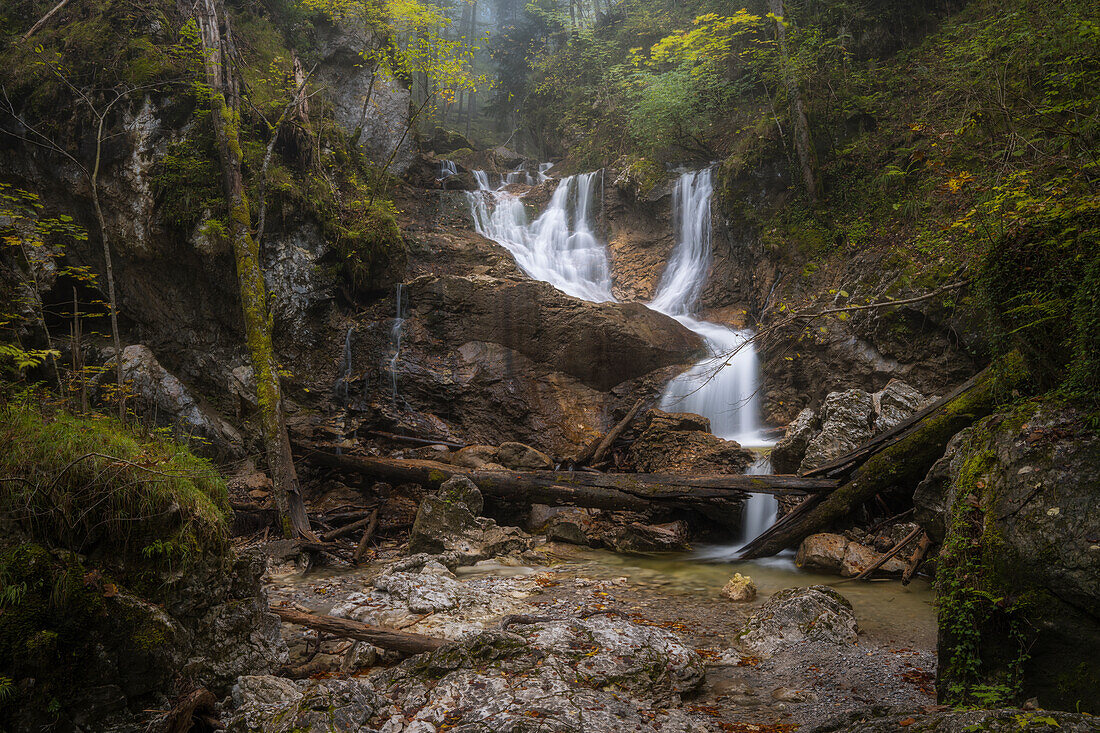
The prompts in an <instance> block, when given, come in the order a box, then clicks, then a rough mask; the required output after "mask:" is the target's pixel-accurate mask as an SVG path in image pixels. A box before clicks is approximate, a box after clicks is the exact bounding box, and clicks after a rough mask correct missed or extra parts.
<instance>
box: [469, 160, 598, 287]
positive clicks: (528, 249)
mask: <svg viewBox="0 0 1100 733" xmlns="http://www.w3.org/2000/svg"><path fill="white" fill-rule="evenodd" d="M545 170H546V169H545V168H543V167H542V166H539V177H540V179H542V178H543V177H545ZM474 178H475V180H476V181H477V185H478V189H479V190H478V191H475V192H469V193H467V196H468V197H469V201H470V211H471V213H472V214H473V218H474V228H475V229H477V232H478V234H480V235H482V236H483V237H487V238H489V239H492V240H493V241H495V242H498V243H499V244H501V245H503V246H504V247H505V248H507V249H508V251H509V252H511V253H512V256H513V257H515V258H516V264H518V265H519V266H520V269H522V270H523V271H524V272H525V273H527V274H528V275H530V276H531V277H533V278H535V279H536V280H544V281H546V282H548V283H550V284H551V285H553V286H554V287H556V288H558V289H559V290H561V291H562V292H564V293H567V294H569V295H572V296H574V297H576V298H582V299H584V300H590V301H593V302H597V303H599V302H603V301H607V300H614V299H615V298H614V296H612V295H611V267H610V265H609V263H608V260H607V251H606V249H605V248H604V246H603V244H602V243H600V242H599V241H598V240H597V239H596V236H595V234H593V232H592V228H591V225H590V223H589V219H590V217H591V209H592V204H593V199H594V196H593V192H594V189H595V180H596V173H595V172H593V173H583V174H581V175H578V176H569V177H568V178H563V179H562V180H561V182H560V183H559V184H558V187H557V188H556V189H555V190H554V195H553V196H552V197H551V199H550V204H549V206H547V208H546V211H544V212H543V213H542V215H541V216H539V217H538V218H537V219H535V221H534V222H531V223H528V220H527V212H526V210H525V209H524V206H523V201H522V199H521V198H520V197H519V196H517V195H516V194H514V193H511V192H509V191H506V190H505V187H506V186H507V185H508V179H507V178H505V180H504V183H502V185H501V186H500V187H499V188H495V189H494V188H492V187H491V186H490V184H489V175H488V174H487V173H486V172H485V171H474Z"/></svg>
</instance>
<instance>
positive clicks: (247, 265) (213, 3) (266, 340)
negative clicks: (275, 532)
mask: <svg viewBox="0 0 1100 733" xmlns="http://www.w3.org/2000/svg"><path fill="white" fill-rule="evenodd" d="M218 5H219V3H218V0H201V1H200V2H199V3H198V5H197V6H196V11H195V12H196V16H197V17H196V20H197V21H198V24H199V29H200V31H201V33H202V40H203V46H204V47H205V49H206V55H205V70H206V83H207V85H208V86H209V88H210V104H211V115H210V118H211V120H213V123H214V137H215V139H216V141H217V148H218V156H219V158H220V159H221V168H222V188H223V189H224V192H225V198H226V203H227V204H228V206H229V227H228V229H229V237H230V239H231V242H232V245H233V254H234V258H235V260H236V264H237V282H238V285H239V289H240V294H241V310H242V312H243V316H244V327H245V338H246V342H247V344H248V351H249V354H250V356H251V359H252V369H253V372H254V374H255V379H256V399H257V403H258V405H259V412H260V426H261V429H262V432H263V442H264V453H265V455H266V457H267V467H268V470H269V471H270V472H271V478H272V482H273V483H274V488H275V505H276V508H277V510H278V512H279V525H280V530H281V531H282V533H283V535H284V536H286V537H295V536H303V537H306V538H308V539H314V540H315V539H316V538H315V537H314V535H313V534H312V532H311V531H310V528H309V517H307V516H306V509H305V504H304V502H303V501H302V496H301V493H300V490H299V486H298V475H297V473H296V472H295V470H294V462H293V460H292V457H291V452H290V438H289V437H288V436H287V432H286V415H285V413H284V407H283V396H282V391H281V388H280V385H279V371H278V365H277V363H276V361H275V349H274V346H273V345H272V342H271V313H270V311H269V310H268V305H267V289H266V286H265V284H264V276H263V269H262V266H261V264H260V252H259V247H258V246H257V245H256V240H255V239H254V238H253V236H252V219H251V212H250V210H249V204H248V197H247V196H246V194H245V190H244V179H243V177H242V174H241V140H240V112H239V101H240V100H239V95H238V91H237V81H236V78H235V77H234V74H233V70H232V66H231V60H230V54H229V49H228V43H229V41H228V38H229V33H228V23H229V18H228V16H227V15H224V14H223V15H222V17H224V19H225V23H226V35H225V38H223V35H222V29H221V26H220V23H219V19H218V18H219V13H218Z"/></svg>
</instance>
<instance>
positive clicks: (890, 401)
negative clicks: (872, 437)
mask: <svg viewBox="0 0 1100 733" xmlns="http://www.w3.org/2000/svg"><path fill="white" fill-rule="evenodd" d="M872 398H873V400H874V405H875V420H874V432H876V433H881V432H885V431H887V430H889V429H890V428H892V427H894V426H895V425H897V424H899V423H901V422H902V421H903V420H905V419H907V418H908V417H909V416H911V415H912V414H913V413H915V412H917V411H918V410H920V409H921V408H922V407H924V405H925V404H926V402H927V400H926V399H925V397H924V395H922V394H921V393H920V392H918V391H917V390H916V388H915V387H911V386H909V385H908V384H906V383H905V382H903V381H901V380H900V379H891V380H890V381H889V382H887V384H886V386H885V387H883V388H882V390H880V391H878V392H875V393H874V395H872Z"/></svg>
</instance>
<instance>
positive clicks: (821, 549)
mask: <svg viewBox="0 0 1100 733" xmlns="http://www.w3.org/2000/svg"><path fill="white" fill-rule="evenodd" d="M848 543H849V540H848V538H847V537H845V536H844V535H839V534H830V533H828V532H821V533H818V534H812V535H810V536H809V537H807V538H806V539H804V540H802V544H800V545H799V546H798V553H797V554H796V555H795V557H794V564H795V565H797V566H798V567H800V568H802V569H803V570H818V571H821V572H824V573H839V572H840V565H841V563H843V562H844V550H845V549H846V548H847V547H848Z"/></svg>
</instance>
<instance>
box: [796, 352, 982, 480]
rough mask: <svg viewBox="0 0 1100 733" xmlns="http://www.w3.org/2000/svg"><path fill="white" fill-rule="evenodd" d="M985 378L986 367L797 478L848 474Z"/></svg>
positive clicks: (801, 473) (834, 476)
mask: <svg viewBox="0 0 1100 733" xmlns="http://www.w3.org/2000/svg"><path fill="white" fill-rule="evenodd" d="M988 378H989V367H986V368H985V369H983V370H982V371H980V372H978V373H977V374H975V375H974V376H973V377H971V378H970V379H968V380H966V381H965V382H963V383H962V384H960V385H959V386H958V387H956V388H955V389H953V390H951V392H950V393H948V394H947V395H945V396H944V397H941V398H940V399H938V400H936V401H935V402H933V403H932V404H931V405H929V406H928V407H926V408H924V409H923V410H919V411H918V412H916V413H914V414H912V415H910V416H909V417H907V418H906V419H905V420H902V421H901V422H900V423H898V424H897V425H895V426H894V427H892V428H890V429H889V430H887V431H886V432H884V433H881V434H879V435H876V436H875V437H873V438H871V439H870V440H868V441H867V442H866V443H863V444H862V445H859V446H857V447H855V448H853V449H852V450H850V451H848V452H847V453H845V454H844V455H842V456H841V457H840V458H837V459H836V460H834V461H832V462H830V463H826V464H825V465H824V466H818V467H817V468H813V469H810V470H809V471H802V472H800V473H799V475H800V476H805V477H807V478H814V477H817V476H819V477H826V476H828V477H832V478H836V477H838V476H842V475H844V474H847V473H851V472H852V471H854V470H855V469H856V468H858V467H859V466H860V465H861V464H863V462H864V461H866V460H867V459H869V458H870V457H871V456H873V455H874V454H875V453H878V452H879V451H882V450H884V449H885V448H887V447H889V446H890V445H893V444H894V443H897V442H898V441H900V440H903V439H904V438H905V437H906V436H908V435H910V434H911V433H912V432H913V431H914V430H916V429H917V426H918V424H919V423H920V422H921V421H922V420H924V419H925V418H927V417H928V416H929V415H931V414H932V413H934V412H936V411H938V410H940V409H942V408H943V407H944V406H945V405H946V404H947V403H949V402H951V401H953V400H955V399H957V398H958V397H960V396H962V395H963V394H966V393H967V392H969V391H970V390H971V389H973V388H974V387H976V386H977V385H978V384H980V383H982V382H983V381H984V380H986V379H988Z"/></svg>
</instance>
